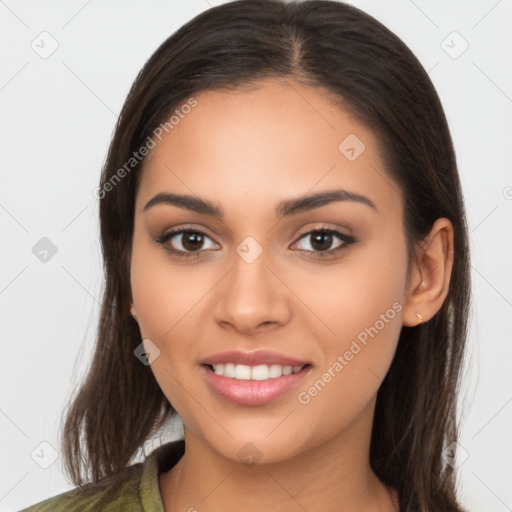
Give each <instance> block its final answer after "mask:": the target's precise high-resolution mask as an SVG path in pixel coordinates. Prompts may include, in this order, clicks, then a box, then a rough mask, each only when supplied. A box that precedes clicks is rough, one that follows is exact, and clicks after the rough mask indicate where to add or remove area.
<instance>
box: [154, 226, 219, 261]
mask: <svg viewBox="0 0 512 512" xmlns="http://www.w3.org/2000/svg"><path fill="white" fill-rule="evenodd" d="M156 241H157V242H158V243H160V244H162V245H165V246H166V249H168V250H169V251H171V252H172V253H174V254H177V255H180V256H187V255H188V254H189V253H199V252H201V251H202V250H205V249H216V248H218V246H217V244H215V242H213V240H212V239H211V238H210V237H209V236H208V235H206V234H205V233H203V232H201V231H197V230H191V229H187V230H185V229H182V230H178V231H172V232H170V233H167V234H165V235H163V236H161V237H160V238H159V239H157V240H156Z"/></svg>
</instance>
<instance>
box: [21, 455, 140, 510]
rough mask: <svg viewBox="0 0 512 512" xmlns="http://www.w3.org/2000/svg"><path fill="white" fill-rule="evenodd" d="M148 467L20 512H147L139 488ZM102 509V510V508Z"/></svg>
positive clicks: (69, 492)
mask: <svg viewBox="0 0 512 512" xmlns="http://www.w3.org/2000/svg"><path fill="white" fill-rule="evenodd" d="M143 466H144V464H141V463H139V464H135V465H134V466H130V467H129V468H126V469H125V470H123V471H121V472H120V473H118V474H117V475H115V476H114V477H107V478H104V479H103V480H101V481H100V482H97V483H90V484H86V485H84V486H82V487H77V488H76V489H72V490H71V491H67V492H64V493H62V494H59V495H57V496H53V497H52V498H48V499H46V500H44V501H41V502H40V503H36V504H35V505H32V506H30V507H28V508H25V509H23V510H21V511H20V512H92V511H95V510H102V511H105V512H114V511H118V510H133V511H134V512H135V511H139V510H141V511H142V510H143V509H142V508H141V504H140V499H139V487H140V482H141V475H142V473H143ZM99 507H101V508H99Z"/></svg>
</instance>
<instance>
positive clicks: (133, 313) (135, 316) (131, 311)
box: [130, 304, 137, 320]
mask: <svg viewBox="0 0 512 512" xmlns="http://www.w3.org/2000/svg"><path fill="white" fill-rule="evenodd" d="M130 313H131V315H132V316H133V318H134V320H137V314H136V312H135V306H134V305H133V304H130Z"/></svg>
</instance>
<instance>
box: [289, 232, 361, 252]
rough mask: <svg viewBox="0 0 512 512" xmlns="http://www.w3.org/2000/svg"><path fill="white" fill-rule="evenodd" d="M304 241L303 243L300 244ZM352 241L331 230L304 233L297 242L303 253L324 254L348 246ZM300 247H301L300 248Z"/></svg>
mask: <svg viewBox="0 0 512 512" xmlns="http://www.w3.org/2000/svg"><path fill="white" fill-rule="evenodd" d="M301 241H304V242H301ZM352 241H353V239H352V238H351V237H349V236H347V235H344V234H343V233H340V232H338V231H334V230H331V229H317V230H314V231H310V232H309V233H306V234H305V235H303V236H302V237H301V238H300V241H299V242H298V245H299V249H300V250H303V251H313V252H325V251H334V250H335V249H337V248H338V247H340V246H343V245H348V244H349V243H351V242H352ZM300 245H302V247H300Z"/></svg>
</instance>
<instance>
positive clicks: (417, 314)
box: [416, 313, 423, 322]
mask: <svg viewBox="0 0 512 512" xmlns="http://www.w3.org/2000/svg"><path fill="white" fill-rule="evenodd" d="M416 316H417V317H418V320H419V321H420V322H421V321H422V320H423V315H422V314H421V313H416Z"/></svg>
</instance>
